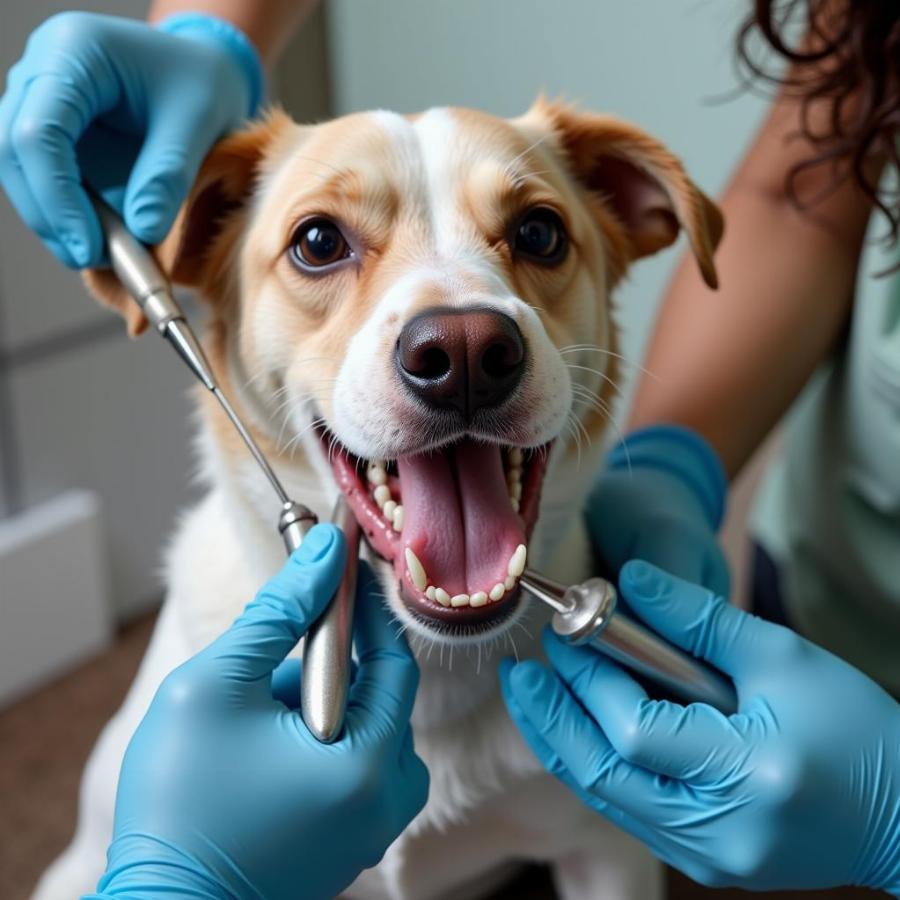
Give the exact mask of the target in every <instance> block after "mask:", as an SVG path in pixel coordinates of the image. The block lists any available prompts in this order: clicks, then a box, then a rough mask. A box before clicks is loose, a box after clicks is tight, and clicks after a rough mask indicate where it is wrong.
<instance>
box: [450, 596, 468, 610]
mask: <svg viewBox="0 0 900 900" xmlns="http://www.w3.org/2000/svg"><path fill="white" fill-rule="evenodd" d="M450 605H451V606H453V607H457V606H468V605H469V595H468V594H456V595H455V596H454V597H451V598H450Z"/></svg>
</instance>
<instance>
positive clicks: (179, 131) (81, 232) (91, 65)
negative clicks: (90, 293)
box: [0, 12, 263, 268]
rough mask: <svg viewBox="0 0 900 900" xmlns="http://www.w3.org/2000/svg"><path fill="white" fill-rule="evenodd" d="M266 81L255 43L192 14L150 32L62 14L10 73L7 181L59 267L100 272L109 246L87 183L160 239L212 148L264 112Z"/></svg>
mask: <svg viewBox="0 0 900 900" xmlns="http://www.w3.org/2000/svg"><path fill="white" fill-rule="evenodd" d="M262 86H263V81H262V68H261V65H260V62H259V59H258V57H257V54H256V51H255V50H254V48H253V46H252V45H251V43H250V42H249V41H248V40H247V38H246V37H245V36H244V35H243V34H242V33H241V32H240V31H239V30H238V29H237V28H235V27H234V26H233V25H231V24H229V23H227V22H225V21H222V20H220V19H216V18H213V17H211V16H204V15H200V14H195V13H185V14H179V15H176V16H172V17H171V18H169V19H166V20H164V21H163V22H161V23H160V24H159V26H158V27H155V28H154V27H152V26H150V25H147V24H145V23H143V22H138V21H134V20H131V19H122V18H119V17H117V16H104V15H95V14H92V13H82V12H66V13H60V14H59V15H55V16H53V17H52V18H50V19H48V20H47V21H46V22H44V23H43V24H42V25H40V26H39V27H38V28H37V29H35V31H34V32H33V33H32V34H31V36H30V37H29V39H28V43H27V44H26V47H25V53H24V55H23V57H22V58H21V59H20V60H19V61H18V62H17V63H16V64H15V65H14V66H13V67H12V68H11V69H10V71H9V74H8V76H7V81H6V92H5V93H4V95H3V97H2V99H0V183H2V184H3V187H4V189H5V190H6V193H7V194H8V195H9V198H10V200H11V201H12V204H13V206H15V208H16V209H17V210H18V213H19V215H20V216H21V217H22V218H23V219H24V221H25V223H26V224H27V225H28V227H29V228H31V229H32V231H34V232H36V233H37V235H38V236H39V237H40V238H41V239H42V240H43V242H44V243H45V244H46V246H47V247H49V248H50V250H52V251H53V253H54V254H55V255H56V256H57V257H58V258H59V259H60V260H61V261H62V262H64V263H65V264H66V265H68V266H72V267H75V268H83V267H85V266H96V265H98V264H100V263H101V261H102V259H103V240H102V237H101V232H100V224H99V222H98V221H97V217H96V215H95V213H94V210H93V207H92V206H91V203H90V201H89V199H88V197H87V195H86V194H85V192H84V190H83V188H82V187H81V181H82V178H85V179H86V180H87V181H88V182H89V183H90V184H92V185H93V186H94V187H95V188H98V189H102V191H103V194H104V196H105V197H106V199H107V200H108V201H109V202H111V203H112V204H113V205H114V206H115V207H116V208H117V209H118V210H119V211H120V212H124V216H125V224H126V225H127V226H128V228H129V230H130V231H131V232H132V233H133V234H134V235H135V236H136V237H138V238H139V239H140V240H142V241H144V242H145V243H148V244H155V243H158V242H159V241H161V240H162V239H163V237H165V235H166V233H167V232H168V230H169V228H170V227H171V225H172V222H173V221H174V219H175V214H176V213H177V212H178V208H179V206H180V205H181V202H182V201H183V200H184V198H185V196H186V195H187V192H188V190H189V189H190V187H191V185H192V184H193V181H194V178H195V176H196V174H197V170H198V168H199V166H200V162H201V161H202V159H203V157H204V156H205V155H206V152H207V151H208V150H209V148H210V147H211V146H212V145H213V143H214V142H215V141H216V139H217V138H219V137H221V136H222V135H223V134H224V133H226V132H227V131H230V130H232V129H234V128H235V127H236V126H237V125H238V124H239V123H240V122H241V121H242V120H243V119H244V118H245V117H246V116H248V115H251V114H252V113H253V112H254V111H255V110H256V107H257V105H258V103H259V101H260V97H261V93H262Z"/></svg>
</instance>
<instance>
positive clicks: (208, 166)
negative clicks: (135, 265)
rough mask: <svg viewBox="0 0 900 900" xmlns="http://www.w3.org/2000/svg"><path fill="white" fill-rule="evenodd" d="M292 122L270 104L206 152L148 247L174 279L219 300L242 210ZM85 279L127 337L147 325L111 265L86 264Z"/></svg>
mask: <svg viewBox="0 0 900 900" xmlns="http://www.w3.org/2000/svg"><path fill="white" fill-rule="evenodd" d="M293 127H294V125H293V122H292V121H291V120H290V118H289V117H288V116H287V115H286V114H285V113H283V112H282V111H281V110H278V109H275V110H272V111H270V112H269V113H268V114H267V115H266V117H265V118H264V119H262V120H261V121H259V122H258V123H255V124H253V125H251V126H250V127H248V128H246V129H244V130H243V131H239V132H236V133H235V134H233V135H231V136H229V137H227V138H225V139H224V140H223V141H221V142H219V143H218V144H216V146H215V147H213V149H212V150H211V151H210V152H209V154H208V155H207V157H206V159H204V160H203V163H202V165H201V166H200V171H199V173H198V174H197V179H196V181H195V182H194V186H193V187H192V188H191V192H190V194H189V195H188V198H187V200H186V201H185V203H184V205H183V206H182V207H181V209H180V210H179V211H178V215H177V217H176V219H175V223H174V224H173V225H172V228H171V230H170V231H169V233H168V235H166V237H165V239H164V240H163V241H162V243H160V244H157V246H156V247H154V248H153V254H154V256H155V257H156V259H157V261H158V262H159V264H160V265H161V267H162V269H163V271H164V272H165V273H166V274H167V275H168V276H169V279H170V280H171V281H172V283H173V284H179V285H184V286H186V287H191V288H196V289H198V291H200V293H201V294H202V295H203V296H204V298H205V299H206V300H207V301H209V302H213V303H214V302H216V301H221V300H224V297H225V285H224V282H225V280H226V278H227V271H228V266H227V262H228V261H229V258H230V251H231V250H232V249H233V247H234V245H235V243H236V241H237V240H238V239H239V237H240V234H241V231H242V229H243V226H244V217H243V216H242V215H241V212H242V211H243V210H244V209H245V208H246V204H247V201H248V200H249V198H250V197H251V195H252V193H253V188H254V185H255V182H256V178H257V176H258V174H259V171H260V167H261V166H262V164H263V161H264V159H265V158H266V156H267V154H268V153H269V152H270V151H271V149H272V146H273V144H274V143H275V142H276V140H277V139H278V138H279V137H280V136H281V135H283V134H285V133H286V132H287V131H288V130H289V129H291V128H293ZM84 282H85V284H86V286H87V288H88V290H89V291H90V292H91V294H93V295H94V297H96V299H97V300H99V301H100V303H102V304H103V305H104V306H109V307H111V308H112V309H114V310H115V311H116V312H118V313H119V314H120V315H121V316H122V317H123V318H124V319H125V324H126V327H127V328H128V334H129V335H130V336H131V337H136V336H137V335H139V334H141V333H142V332H143V331H144V330H145V329H146V327H147V324H148V323H147V319H146V318H145V317H144V314H143V313H142V312H141V310H140V308H139V307H138V305H137V304H136V303H135V302H134V301H133V300H132V299H131V297H130V296H129V295H128V294H127V293H126V291H125V289H124V288H123V287H122V285H121V284H120V282H119V279H118V278H117V277H116V275H115V273H114V272H113V271H112V270H111V269H89V270H88V271H86V272H85V273H84Z"/></svg>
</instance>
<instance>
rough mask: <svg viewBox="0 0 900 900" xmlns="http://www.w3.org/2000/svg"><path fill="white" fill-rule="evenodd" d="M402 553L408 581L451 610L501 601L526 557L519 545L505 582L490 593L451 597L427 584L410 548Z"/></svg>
mask: <svg viewBox="0 0 900 900" xmlns="http://www.w3.org/2000/svg"><path fill="white" fill-rule="evenodd" d="M398 509H402V507H398ZM404 552H405V556H406V571H407V574H408V575H409V580H410V581H411V582H412V583H413V584H414V585H415V587H416V588H417V589H418V590H420V591H423V592H424V594H425V596H426V597H427V598H428V599H429V600H435V601H436V602H438V603H440V604H441V606H450V607H453V608H459V607H462V606H473V607H479V606H487V604H488V603H491V602H493V603H496V602H497V601H498V600H501V599H503V595H504V594H505V593H506V592H507V591H511V590H512V589H513V588H514V587H515V586H516V581H517V580H518V578H519V576H520V575H521V574H522V573H523V572H524V571H525V559H526V557H527V555H528V550H527V549H526V547H525V545H524V544H519V546H518V547H516V549H515V550H514V551H513V554H512V556H511V557H510V558H509V562H508V563H507V566H506V570H507V572H508V573H509V574H508V575H507V576H506V580H505V581H498V582H497V583H496V584H495V585H494V586H493V587H492V588H491V589H490V591H475V592H474V593H472V594H453V595H452V596H451V595H450V594H449V593H448V592H447V591H445V590H444V589H443V588H442V587H437V586H435V585H433V584H430V583H429V578H428V574H427V573H426V572H425V566H423V565H422V563H421V561H420V560H419V557H418V556H416V554H415V553H414V552H413V551H412V549H411V548H409V547H407V548H406V550H405V551H404Z"/></svg>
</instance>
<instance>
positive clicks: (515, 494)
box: [509, 481, 522, 501]
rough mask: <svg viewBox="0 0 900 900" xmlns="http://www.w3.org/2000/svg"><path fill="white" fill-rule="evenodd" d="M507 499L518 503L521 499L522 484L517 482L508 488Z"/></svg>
mask: <svg viewBox="0 0 900 900" xmlns="http://www.w3.org/2000/svg"><path fill="white" fill-rule="evenodd" d="M509 499H510V500H516V501H519V500H521V499H522V482H521V481H517V482H516V483H515V484H511V485H510V486H509Z"/></svg>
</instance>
